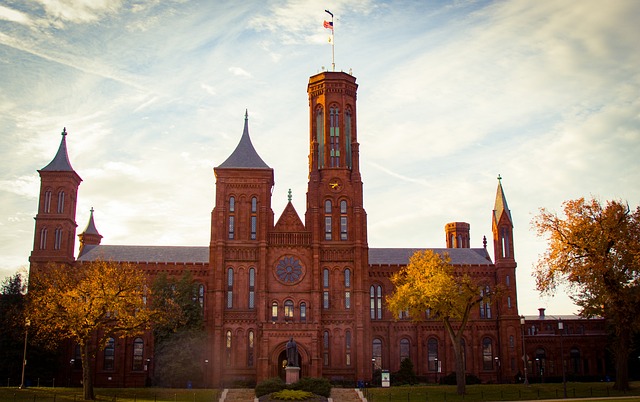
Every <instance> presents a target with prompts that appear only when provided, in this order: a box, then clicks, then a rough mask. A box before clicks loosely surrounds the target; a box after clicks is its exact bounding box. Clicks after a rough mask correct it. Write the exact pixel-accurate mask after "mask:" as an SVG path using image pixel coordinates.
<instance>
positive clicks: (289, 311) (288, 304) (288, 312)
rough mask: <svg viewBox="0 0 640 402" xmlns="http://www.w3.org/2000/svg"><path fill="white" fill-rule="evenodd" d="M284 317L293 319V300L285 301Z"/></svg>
mask: <svg viewBox="0 0 640 402" xmlns="http://www.w3.org/2000/svg"><path fill="white" fill-rule="evenodd" d="M284 319H285V320H292V319H293V301H291V300H285V301H284Z"/></svg>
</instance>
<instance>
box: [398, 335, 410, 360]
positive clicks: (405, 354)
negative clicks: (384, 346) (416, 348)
mask: <svg viewBox="0 0 640 402" xmlns="http://www.w3.org/2000/svg"><path fill="white" fill-rule="evenodd" d="M410 357H411V343H410V342H409V340H408V339H407V338H402V339H400V362H402V361H403V360H404V359H409V358H410Z"/></svg>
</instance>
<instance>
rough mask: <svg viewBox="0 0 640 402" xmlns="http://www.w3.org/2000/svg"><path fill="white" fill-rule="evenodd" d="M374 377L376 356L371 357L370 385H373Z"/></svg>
mask: <svg viewBox="0 0 640 402" xmlns="http://www.w3.org/2000/svg"><path fill="white" fill-rule="evenodd" d="M375 378H376V358H375V357H372V358H371V386H372V387H373V385H374V384H373V383H374V380H375Z"/></svg>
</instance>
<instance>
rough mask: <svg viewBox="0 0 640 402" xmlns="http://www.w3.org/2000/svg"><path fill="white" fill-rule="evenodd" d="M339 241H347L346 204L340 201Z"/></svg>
mask: <svg viewBox="0 0 640 402" xmlns="http://www.w3.org/2000/svg"><path fill="white" fill-rule="evenodd" d="M340 240H347V202H346V201H345V200H342V201H340Z"/></svg>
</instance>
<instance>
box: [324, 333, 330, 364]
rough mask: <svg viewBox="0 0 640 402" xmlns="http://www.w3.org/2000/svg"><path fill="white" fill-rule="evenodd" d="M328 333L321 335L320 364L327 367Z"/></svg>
mask: <svg viewBox="0 0 640 402" xmlns="http://www.w3.org/2000/svg"><path fill="white" fill-rule="evenodd" d="M329 345H330V343H329V331H324V333H323V335H322V363H323V364H324V365H325V366H328V365H329Z"/></svg>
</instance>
